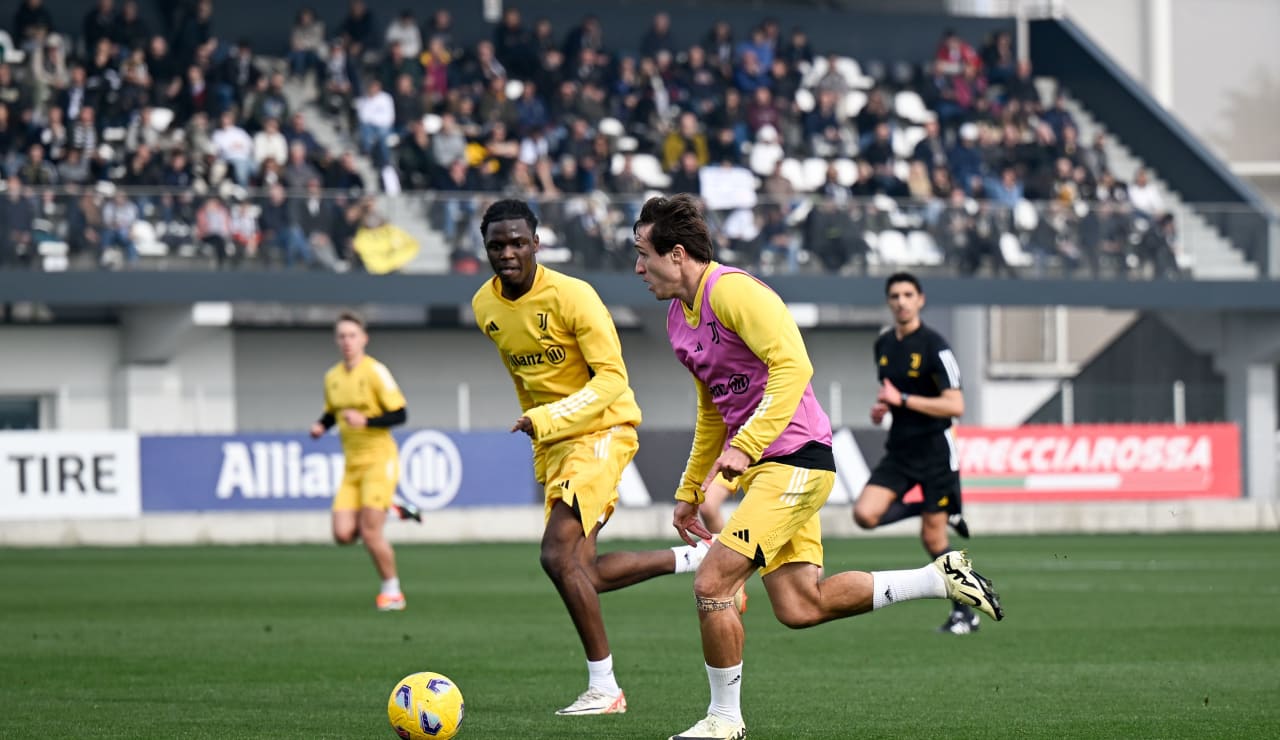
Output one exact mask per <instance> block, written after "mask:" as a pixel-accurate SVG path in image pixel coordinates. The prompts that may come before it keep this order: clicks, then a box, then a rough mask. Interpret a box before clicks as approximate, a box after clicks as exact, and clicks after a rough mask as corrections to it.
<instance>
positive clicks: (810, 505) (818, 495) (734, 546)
mask: <svg viewBox="0 0 1280 740" xmlns="http://www.w3.org/2000/svg"><path fill="white" fill-rule="evenodd" d="M835 481H836V474H835V473H833V472H831V471H829V470H812V469H810V468H797V467H794V466H792V465H783V464H781V463H771V462H766V463H761V464H759V465H753V466H752V467H750V468H747V471H746V472H745V473H743V474H742V475H741V476H739V477H738V478H737V479H736V481H735V482H736V483H737V484H738V485H739V486H741V487H742V490H743V491H745V495H744V496H743V498H742V503H740V504H738V508H737V509H736V510H735V511H734V512H733V516H731V517H729V521H727V522H725V525H724V529H723V530H721V532H720V538H719V541H720V543H721V544H723V545H724V546H726V547H728V548H729V549H730V550H733V551H734V552H738V553H742V554H743V555H745V556H746V557H748V558H750V559H751V560H752V562H754V563H755V564H756V567H758V568H761V569H762V570H761V571H760V574H761V575H768V574H769V573H771V572H773V571H774V570H777V569H778V568H780V567H782V566H783V565H786V564H787V563H813V564H814V565H817V566H818V567H822V523H821V521H820V520H819V518H818V511H819V510H820V509H822V505H823V504H825V503H826V502H827V497H828V496H830V495H831V488H832V487H833V486H834V485H835Z"/></svg>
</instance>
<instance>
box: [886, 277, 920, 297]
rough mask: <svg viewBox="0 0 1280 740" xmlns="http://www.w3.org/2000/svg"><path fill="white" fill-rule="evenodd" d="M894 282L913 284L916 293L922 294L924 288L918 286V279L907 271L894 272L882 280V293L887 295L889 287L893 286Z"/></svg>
mask: <svg viewBox="0 0 1280 740" xmlns="http://www.w3.org/2000/svg"><path fill="white" fill-rule="evenodd" d="M894 283H911V284H912V285H914V286H915V288H916V292H917V293H919V294H920V295H924V288H921V287H920V280H919V279H918V278H916V276H915V275H912V274H911V273H909V272H895V273H893V274H892V275H890V276H889V278H888V279H887V280H885V281H884V294H885V295H886V296H887V295H889V289H890V288H892V287H893V285H894Z"/></svg>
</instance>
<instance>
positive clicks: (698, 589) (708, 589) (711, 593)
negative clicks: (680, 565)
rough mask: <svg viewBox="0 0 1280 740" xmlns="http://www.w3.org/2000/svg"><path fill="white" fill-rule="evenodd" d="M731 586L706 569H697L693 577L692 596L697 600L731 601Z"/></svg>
mask: <svg viewBox="0 0 1280 740" xmlns="http://www.w3.org/2000/svg"><path fill="white" fill-rule="evenodd" d="M733 591H734V589H733V585H732V584H730V583H727V582H726V581H725V579H724V578H723V577H722V576H721V575H720V574H719V573H714V572H711V571H710V569H708V568H699V569H698V571H697V572H696V573H694V576H693V595H694V596H696V597H698V598H699V599H721V600H723V599H729V600H730V601H732V600H733Z"/></svg>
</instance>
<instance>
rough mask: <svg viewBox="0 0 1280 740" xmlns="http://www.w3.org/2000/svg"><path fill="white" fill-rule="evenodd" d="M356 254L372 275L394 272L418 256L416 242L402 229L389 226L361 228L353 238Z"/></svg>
mask: <svg viewBox="0 0 1280 740" xmlns="http://www.w3.org/2000/svg"><path fill="white" fill-rule="evenodd" d="M355 248H356V253H357V254H359V255H360V259H361V260H362V261H363V262H364V268H365V269H366V270H368V271H369V272H370V273H372V274H374V275H385V274H387V273H389V272H395V271H396V270H399V269H400V268H402V267H404V266H405V265H407V264H409V262H410V261H411V260H412V259H413V258H414V257H416V256H417V255H418V249H419V248H420V247H419V246H418V242H417V240H416V239H414V238H413V237H412V236H410V235H409V234H408V233H406V232H405V230H404V229H401V228H399V227H398V226H392V225H391V224H383V225H381V226H375V227H373V228H361V229H360V231H359V232H357V233H356V238H355Z"/></svg>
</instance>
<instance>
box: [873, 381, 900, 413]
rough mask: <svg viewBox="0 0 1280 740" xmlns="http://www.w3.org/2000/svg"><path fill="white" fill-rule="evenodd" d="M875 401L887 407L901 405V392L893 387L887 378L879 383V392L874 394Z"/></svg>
mask: <svg viewBox="0 0 1280 740" xmlns="http://www.w3.org/2000/svg"><path fill="white" fill-rule="evenodd" d="M876 401H878V402H879V403H883V404H885V405H886V406H889V407H891V408H892V407H895V406H899V405H901V404H902V391H900V390H898V389H897V388H895V387H894V386H893V383H890V382H889V379H888V378H885V379H884V381H883V382H881V383H880V392H879V393H878V394H876Z"/></svg>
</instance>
